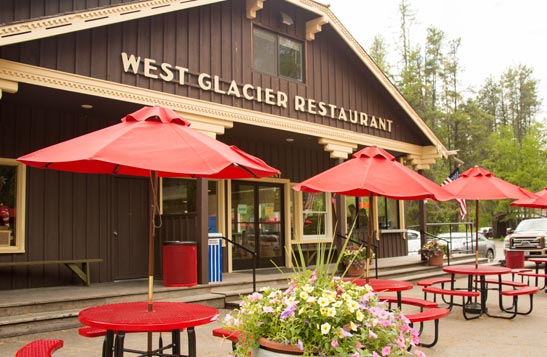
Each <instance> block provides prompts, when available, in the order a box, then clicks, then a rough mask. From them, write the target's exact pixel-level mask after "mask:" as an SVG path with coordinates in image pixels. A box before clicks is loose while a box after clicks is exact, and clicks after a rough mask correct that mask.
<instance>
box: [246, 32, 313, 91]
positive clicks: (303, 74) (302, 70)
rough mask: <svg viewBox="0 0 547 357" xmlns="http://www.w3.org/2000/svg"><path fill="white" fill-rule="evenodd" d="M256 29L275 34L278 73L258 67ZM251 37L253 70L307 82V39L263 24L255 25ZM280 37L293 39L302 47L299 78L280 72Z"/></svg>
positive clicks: (298, 81)
mask: <svg viewBox="0 0 547 357" xmlns="http://www.w3.org/2000/svg"><path fill="white" fill-rule="evenodd" d="M255 30H259V31H264V32H266V33H270V34H272V35H273V36H275V47H276V56H275V58H276V63H275V65H276V66H275V67H276V73H268V72H265V71H262V70H260V69H257V68H256V66H255V52H256V51H255ZM251 38H252V39H253V42H252V53H253V57H252V64H253V70H254V71H257V72H260V73H264V74H266V75H268V76H272V77H278V78H281V79H286V80H290V81H295V82H297V83H305V80H306V65H305V64H306V60H305V59H306V43H305V41H302V40H300V39H297V38H293V37H291V36H287V35H285V34H280V33H278V32H275V31H272V30H270V29H267V28H264V27H262V26H256V25H255V26H253V28H252V33H251ZM280 38H283V39H286V40H289V41H292V42H296V43H298V44H299V45H300V49H301V52H300V53H301V62H300V67H301V68H300V75H301V78H300V79H298V78H293V77H287V76H284V75H281V73H280V61H279V55H280V51H279V46H280V41H279V39H280Z"/></svg>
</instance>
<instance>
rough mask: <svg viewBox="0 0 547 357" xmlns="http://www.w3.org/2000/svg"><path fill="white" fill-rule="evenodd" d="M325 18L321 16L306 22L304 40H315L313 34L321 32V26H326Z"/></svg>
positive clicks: (327, 21) (326, 20)
mask: <svg viewBox="0 0 547 357" xmlns="http://www.w3.org/2000/svg"><path fill="white" fill-rule="evenodd" d="M328 23H329V20H328V19H327V17H325V16H322V17H318V18H315V19H313V20H310V21H308V22H306V40H308V41H313V40H315V34H316V33H318V32H321V26H323V25H325V24H328Z"/></svg>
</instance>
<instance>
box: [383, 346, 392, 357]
mask: <svg viewBox="0 0 547 357" xmlns="http://www.w3.org/2000/svg"><path fill="white" fill-rule="evenodd" d="M390 353H391V346H386V347H384V348H382V356H387V355H389V354H390Z"/></svg>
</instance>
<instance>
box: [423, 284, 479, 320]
mask: <svg viewBox="0 0 547 357" xmlns="http://www.w3.org/2000/svg"><path fill="white" fill-rule="evenodd" d="M422 291H423V292H424V297H425V298H426V300H427V293H431V294H433V295H434V296H435V297H434V299H433V300H434V301H436V295H441V296H442V297H443V301H444V302H445V303H446V304H448V309H449V310H452V307H454V306H455V305H456V306H461V307H462V313H463V317H464V318H465V319H466V320H471V319H475V318H478V317H480V314H477V315H476V316H473V317H468V315H467V313H466V309H465V299H468V301H469V299H471V298H478V297H479V296H480V295H481V294H480V293H479V292H478V291H468V290H447V289H440V288H436V287H431V286H430V287H427V288H423V289H422ZM445 295H447V296H450V300H449V301H446V300H445V299H444V296H445ZM454 296H461V297H462V303H461V305H459V304H456V303H454Z"/></svg>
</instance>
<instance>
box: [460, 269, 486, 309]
mask: <svg viewBox="0 0 547 357" xmlns="http://www.w3.org/2000/svg"><path fill="white" fill-rule="evenodd" d="M482 278H483V277H482V276H481V284H480V286H481V287H480V293H481V302H480V303H477V298H475V301H474V302H473V298H472V297H469V298H467V302H465V303H464V304H463V306H462V309H464V311H465V312H469V313H471V314H476V315H479V316H480V315H482V314H483V313H484V310H483V309H484V308H485V305H484V302H483V299H484V300H485V301H486V299H485V295H484V294H483V291H482V290H483V287H484V286H483V279H482ZM473 280H475V277H474V276H473V275H468V276H467V291H473V289H475V286H474V284H473V283H474V282H473ZM485 284H486V283H485ZM464 314H465V313H464ZM477 317H478V316H477Z"/></svg>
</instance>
